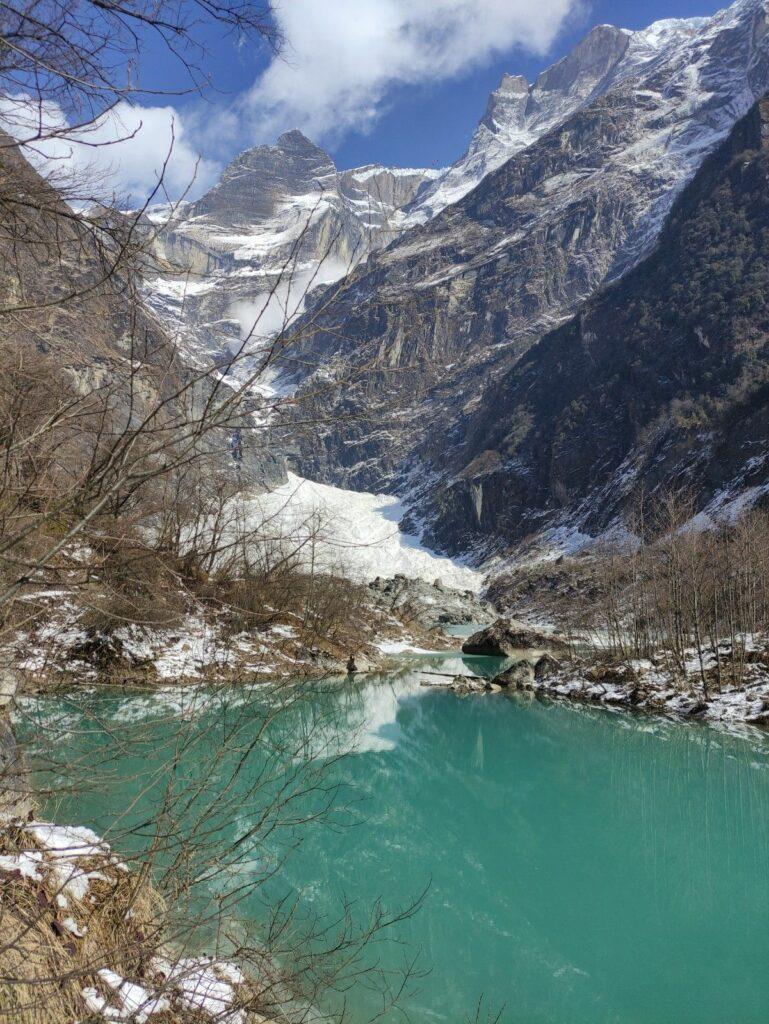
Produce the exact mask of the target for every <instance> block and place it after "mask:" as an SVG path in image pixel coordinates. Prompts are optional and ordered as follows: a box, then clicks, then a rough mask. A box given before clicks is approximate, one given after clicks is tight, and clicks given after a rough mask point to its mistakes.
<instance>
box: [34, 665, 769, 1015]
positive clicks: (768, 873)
mask: <svg viewBox="0 0 769 1024" xmlns="http://www.w3.org/2000/svg"><path fill="white" fill-rule="evenodd" d="M444 664H445V662H442V661H441V660H440V659H428V658H423V659H421V660H420V661H419V667H421V668H425V667H431V668H432V669H434V670H440V669H441V667H442V665H444ZM466 665H469V666H470V667H471V669H472V670H473V671H478V670H479V668H481V669H483V670H485V671H492V669H493V668H494V666H493V665H491V664H489V663H488V662H486V661H483V660H482V659H472V660H468V661H467V663H466ZM449 667H450V668H451V669H452V670H453V668H455V667H457V666H456V664H455V665H450V666H449ZM419 678H420V677H419V674H418V672H417V671H416V669H414V668H411V669H404V671H402V672H399V673H394V674H393V675H391V676H390V677H388V678H387V679H382V680H373V681H369V682H366V683H364V684H356V685H350V684H349V683H348V682H346V681H340V682H338V683H337V684H335V685H331V686H328V687H326V688H325V689H324V690H323V692H321V693H308V692H306V691H302V690H301V689H300V690H297V691H296V693H297V699H296V701H295V703H292V706H291V707H290V708H289V709H288V710H286V711H284V712H280V713H276V708H277V707H278V705H279V703H280V701H279V700H278V698H277V695H276V694H275V693H273V694H272V695H270V693H269V691H268V690H265V689H264V688H261V689H254V690H251V691H239V692H238V694H237V695H236V696H235V695H229V696H225V695H217V696H212V697H210V698H209V699H207V700H206V701H205V703H204V704H202V705H198V706H197V707H195V708H192V707H190V705H189V704H188V703H185V698H182V697H180V696H179V695H176V696H172V697H169V695H165V697H163V696H160V697H147V696H136V697H133V698H130V697H125V696H111V697H104V696H101V697H96V696H94V695H86V696H80V697H77V698H72V699H70V700H69V701H66V702H64V701H56V700H45V701H40V702H37V703H34V704H33V703H30V704H28V705H27V707H26V717H25V721H24V722H23V723H21V725H20V727H21V729H22V731H24V732H26V734H27V735H29V736H32V735H33V734H34V733H35V731H36V730H39V727H40V723H41V721H44V722H45V724H46V726H47V730H46V733H45V736H46V740H45V743H44V744H43V743H38V744H37V746H36V747H35V744H34V742H33V748H34V749H35V750H36V754H35V756H36V757H37V759H38V764H39V766H40V768H41V771H42V769H43V767H44V764H45V758H44V755H45V754H46V752H47V753H48V754H50V751H51V750H52V749H55V752H56V754H55V759H56V761H57V765H56V767H55V769H54V768H51V770H50V771H48V772H44V773H43V774H41V779H45V780H46V781H47V782H48V783H50V782H51V781H53V782H55V786H54V789H55V793H52V795H51V798H50V806H49V808H48V809H49V811H50V813H52V814H55V815H56V816H57V818H58V819H59V820H62V821H73V822H74V821H77V822H82V823H87V824H91V825H93V826H94V827H96V828H97V829H100V830H105V829H107V828H108V826H109V825H110V823H111V822H112V821H113V820H114V819H115V817H116V815H117V816H119V818H120V828H119V829H118V830H115V829H114V828H113V830H112V832H111V835H112V838H113V841H114V842H115V844H116V845H117V846H119V847H120V848H121V849H122V850H124V851H125V852H128V853H130V852H131V851H136V852H139V851H141V850H142V849H143V848H144V847H146V846H148V845H149V844H150V843H151V841H152V837H153V834H154V833H155V831H156V830H155V827H154V825H153V823H152V818H153V814H154V813H155V812H156V811H157V809H158V807H159V806H161V804H163V803H164V802H165V805H166V807H167V808H168V809H169V815H170V813H171V812H170V808H172V807H174V806H177V805H178V806H177V809H178V807H181V806H182V804H183V805H184V806H183V808H182V810H179V811H178V815H179V818H178V820H180V821H182V822H183V827H184V828H185V829H186V830H187V832H188V833H189V832H190V831H193V830H194V829H195V825H194V821H195V820H196V818H195V813H193V811H194V812H197V811H199V810H200V808H201V807H202V806H204V805H205V806H207V807H208V808H209V815H210V816H209V819H208V820H209V823H211V828H207V829H203V828H200V827H198V829H197V832H194V844H193V845H195V844H196V845H197V847H198V848H199V849H200V850H202V851H205V853H206V855H209V854H212V851H215V850H219V851H220V854H221V851H222V850H223V849H224V847H223V846H219V847H217V846H216V843H221V841H222V840H226V841H227V842H229V843H230V844H231V842H232V841H239V845H238V847H237V849H236V850H235V851H234V852H231V853H229V854H227V855H218V856H219V859H218V862H217V866H216V869H215V870H214V871H207V872H206V871H205V870H203V868H202V867H201V865H203V864H204V863H208V862H210V857H209V860H208V861H207V860H206V856H204V855H203V854H201V858H200V862H199V863H198V864H195V865H192V867H191V870H190V876H191V877H194V878H196V882H195V887H196V896H195V899H197V900H198V901H199V902H200V904H201V905H202V904H203V903H204V902H205V898H206V897H208V896H210V895H214V896H217V897H218V898H219V899H220V901H221V900H222V899H224V902H225V903H226V904H227V905H228V907H229V912H230V913H232V914H233V915H235V916H236V917H238V918H239V919H240V920H241V921H242V922H245V923H249V922H250V923H252V924H255V925H256V926H257V928H259V927H262V928H263V927H264V923H265V919H266V918H265V915H266V910H265V904H266V903H267V902H270V901H274V899H275V898H276V897H278V896H281V895H285V894H292V895H294V896H296V897H297V898H298V916H299V919H305V918H306V919H307V920H309V919H310V917H311V916H312V915H320V919H321V920H330V917H329V915H334V914H336V913H338V908H339V906H340V900H341V899H342V898H346V899H348V900H350V901H354V910H353V915H355V914H356V913H357V914H359V915H360V916H361V918H365V916H366V911H367V908H369V907H370V906H371V905H372V904H373V903H374V902H375V901H376V900H377V899H378V898H380V897H381V898H382V900H383V904H384V906H385V907H386V908H388V909H390V908H398V907H403V906H404V905H406V904H408V902H409V901H410V900H411V899H413V898H414V897H415V896H416V895H418V894H419V893H421V892H422V891H423V890H424V889H425V888H426V887H427V886H429V890H428V891H427V894H426V896H425V899H424V903H423V905H422V907H421V909H420V911H419V912H418V913H417V914H415V915H414V916H413V917H411V918H409V919H408V920H406V921H404V922H402V923H401V924H400V925H399V926H397V927H396V928H395V929H394V933H393V937H397V939H398V940H399V941H398V942H397V943H396V942H391V943H384V944H378V945H377V946H376V949H375V952H372V953H371V954H370V955H371V956H375V957H376V960H377V963H378V964H379V966H380V967H381V968H385V969H387V971H389V970H390V969H392V971H393V972H397V969H398V968H400V967H401V966H402V964H403V963H404V960H406V959H409V958H411V957H412V956H413V955H414V954H416V953H417V952H418V951H421V959H420V961H419V963H420V965H421V966H422V967H425V968H426V967H429V968H430V971H429V973H427V974H425V975H424V976H422V977H420V978H419V979H418V980H415V981H412V983H411V984H410V985H408V986H407V989H406V992H405V993H404V997H403V1004H404V1006H405V1008H406V1009H407V1010H408V1013H409V1019H410V1020H412V1021H414V1022H416V1024H428V1022H436V1021H451V1022H457V1021H462V1020H464V1019H465V1018H466V1017H469V1018H471V1019H472V1018H473V1017H474V1012H475V1011H474V1008H475V1006H476V1004H477V1002H478V1000H479V998H480V997H483V998H484V1004H483V1005H484V1011H483V1016H482V1018H481V1019H483V1020H486V1010H487V1009H491V1010H494V1011H496V1010H498V1009H503V1015H502V1018H501V1019H502V1020H504V1021H510V1022H521V1024H614V1022H622V1024H730V1022H733V1024H754V1022H755V1024H758V1022H766V1021H767V1020H768V1019H769V971H768V970H767V957H768V955H769V743H768V742H767V741H765V740H764V739H763V737H761V736H758V735H755V736H735V735H729V734H724V733H721V732H717V731H715V730H712V729H709V728H706V727H702V726H691V725H685V724H677V723H672V722H666V721H661V720H654V719H648V718H632V717H628V716H625V715H620V714H609V713H606V712H603V711H597V710H596V711H593V710H587V709H580V708H570V707H567V706H563V705H546V704H542V703H539V702H536V701H534V702H531V703H525V702H520V701H518V700H516V699H513V698H508V697H506V696H497V695H493V696H486V697H470V698H465V699H460V698H458V697H456V696H454V695H453V694H451V693H448V692H445V691H435V690H426V689H425V688H422V687H420V686H419ZM267 709H270V713H271V714H274V715H275V720H274V721H272V722H270V723H269V724H267V726H266V727H265V716H266V714H267V713H268V711H267ZM36 723H37V724H36ZM53 729H55V730H57V731H58V738H57V739H56V742H55V743H53V741H52V736H53V733H52V731H51V730H53ZM38 735H40V734H39V733H38ZM299 735H301V736H302V737H303V742H302V743H297V742H296V737H297V736H299ZM339 755H344V756H341V757H340V759H338V760H337V757H338V756H339ZM329 760H330V761H331V763H330V764H327V765H326V766H325V767H323V770H322V772H321V771H320V762H322V761H329ZM236 764H237V766H238V773H237V774H236V775H235V776H234V777H233V770H234V769H233V766H234V765H236ZM256 777H260V778H261V780H262V782H263V783H264V785H263V786H262V788H261V789H259V790H255V788H254V780H255V778H256ZM169 778H173V780H174V782H173V785H172V786H171V787H170V791H169V786H168V780H169ZM308 781H309V782H314V783H315V785H314V786H310V787H308V786H307V783H308ZM65 783H66V784H69V785H70V786H71V791H70V792H64V791H63V790H62V787H63V786H64V785H65ZM307 788H310V789H311V790H312V792H311V793H309V794H307V793H306V792H305V790H306V789H307ZM193 790H194V792H193ZM267 791H269V792H272V793H274V792H276V791H280V792H281V794H282V796H286V795H289V796H290V798H289V799H288V803H287V805H286V807H285V808H284V807H282V808H281V811H280V813H279V814H276V815H275V817H274V820H271V821H270V822H269V827H265V823H264V822H259V825H258V827H257V828H256V829H255V831H254V832H253V833H251V831H250V830H251V829H252V828H254V825H255V823H256V822H257V821H259V815H260V808H261V806H263V802H264V800H263V797H264V793H265V792H267ZM191 793H192V796H190V794H191ZM185 801H186V802H185ZM331 804H333V810H331V811H330V812H328V814H326V815H325V816H324V818H323V820H322V822H321V823H316V824H310V825H306V824H302V823H301V821H300V820H299V819H301V818H303V817H304V816H306V814H307V813H309V812H313V813H314V812H320V811H321V810H322V809H323V808H324V807H327V806H329V805H331ZM278 819H280V820H278ZM169 820H170V818H169ZM298 839H301V841H300V842H298V845H295V844H296V843H297V841H298ZM160 845H161V847H162V845H163V844H162V843H161V844H160ZM166 845H167V848H165V849H161V853H160V855H159V859H158V865H159V867H160V866H162V865H163V864H170V863H171V862H172V861H173V860H174V858H175V857H178V854H179V850H178V848H177V847H176V846H175V845H174V842H172V841H171V840H168V841H167V844H166ZM193 868H194V870H193ZM269 875H272V877H268V876H269ZM233 880H236V882H235V881H233ZM257 881H258V882H259V883H260V884H259V885H258V886H257V888H254V889H250V888H249V884H250V883H256V882H257ZM235 889H238V891H239V893H240V894H241V895H242V897H243V898H242V899H241V900H240V901H239V902H237V901H236V900H235V899H234V897H233V898H232V899H231V900H229V902H228V898H227V894H232V893H234V891H235ZM393 977H395V975H393ZM334 998H335V997H333V996H332V997H330V1002H331V1003H333V1002H334ZM340 998H341V997H340ZM344 999H345V1002H346V1005H347V1012H348V1019H349V1020H350V1021H351V1022H352V1024H356V1022H359V1021H363V1020H367V1019H369V1018H370V1017H372V1016H373V1015H374V1014H375V1013H376V1012H377V1010H378V1009H379V1007H380V1005H381V1003H380V999H381V996H380V995H379V994H378V993H376V992H374V991H371V990H370V987H369V985H367V984H365V983H363V982H360V983H358V984H352V986H351V988H350V989H349V991H347V992H346V993H345V995H344ZM384 1019H385V1020H387V1021H401V1020H403V1019H404V1017H403V1016H402V1015H401V1014H400V1012H395V1011H392V1012H389V1013H386V1014H385V1017H384Z"/></svg>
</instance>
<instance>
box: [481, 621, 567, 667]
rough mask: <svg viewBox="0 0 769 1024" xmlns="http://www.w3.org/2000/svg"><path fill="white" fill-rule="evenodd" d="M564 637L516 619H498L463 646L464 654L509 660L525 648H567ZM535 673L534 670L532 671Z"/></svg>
mask: <svg viewBox="0 0 769 1024" xmlns="http://www.w3.org/2000/svg"><path fill="white" fill-rule="evenodd" d="M565 646H566V641H565V640H564V638H563V637H560V636H558V635H557V634H555V633H549V632H547V631H545V630H541V629H536V628H534V627H532V626H527V625H526V623H524V622H519V621H517V620H516V619H497V621H496V622H494V623H493V624H492V625H491V626H487V627H486V628H485V629H481V630H478V632H477V633H473V635H472V636H471V637H468V639H467V640H465V642H464V643H463V644H462V653H463V654H482V655H489V656H492V657H502V658H509V657H511V656H512V655H514V654H516V653H518V652H520V651H521V650H522V649H524V648H545V647H565ZM532 673H533V669H532Z"/></svg>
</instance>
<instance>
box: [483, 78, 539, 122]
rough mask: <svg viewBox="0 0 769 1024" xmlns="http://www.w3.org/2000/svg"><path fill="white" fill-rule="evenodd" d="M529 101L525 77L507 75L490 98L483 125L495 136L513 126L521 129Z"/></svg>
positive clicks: (527, 84)
mask: <svg viewBox="0 0 769 1024" xmlns="http://www.w3.org/2000/svg"><path fill="white" fill-rule="evenodd" d="M528 100H529V83H528V82H527V81H526V79H525V78H524V77H523V75H509V74H507V73H505V74H504V75H502V81H501V82H500V83H499V86H498V87H497V88H496V89H495V90H494V92H493V93H492V94H491V95H490V96H489V102H488V105H487V107H486V112H485V114H484V115H483V117H482V119H481V124H482V125H485V127H486V128H488V129H489V131H491V132H494V133H495V134H496V133H497V132H499V131H501V130H508V129H509V127H510V126H511V125H516V126H517V127H520V126H521V125H522V124H523V120H524V117H525V114H526V104H527V103H528Z"/></svg>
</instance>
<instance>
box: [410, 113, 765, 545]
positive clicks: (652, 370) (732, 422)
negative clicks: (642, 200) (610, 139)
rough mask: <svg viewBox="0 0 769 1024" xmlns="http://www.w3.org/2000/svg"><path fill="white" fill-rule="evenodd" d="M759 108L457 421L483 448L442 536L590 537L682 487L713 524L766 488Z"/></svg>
mask: <svg viewBox="0 0 769 1024" xmlns="http://www.w3.org/2000/svg"><path fill="white" fill-rule="evenodd" d="M767 180H769V100H762V101H760V102H759V103H757V104H756V105H755V106H754V107H753V108H752V110H751V111H750V112H749V113H748V115H747V116H746V117H745V118H744V119H743V120H742V121H740V122H739V123H738V124H737V125H736V126H735V128H734V129H733V131H732V133H731V134H730V135H729V137H728V138H727V139H726V140H725V141H724V142H723V143H722V144H721V146H720V147H719V148H718V149H717V150H716V152H715V153H714V154H713V155H712V156H711V157H710V158H709V159H708V160H707V161H706V162H705V164H704V165H703V167H702V168H701V169H700V171H699V172H698V174H697V175H696V177H695V178H694V180H693V181H692V183H691V184H690V185H689V186H688V188H687V189H686V190H685V191H684V193H683V194H682V196H681V197H680V199H679V200H678V201H677V203H676V204H675V206H674V208H673V210H672V212H671V215H670V217H669V219H668V222H667V223H666V225H665V227H664V229H663V231H662V234H661V236H660V239H659V243H658V245H657V247H656V248H655V250H654V252H653V253H652V254H651V255H650V256H649V258H648V259H646V260H645V261H644V262H643V263H641V264H640V265H639V266H638V267H637V268H635V269H634V270H632V271H631V272H630V273H628V274H627V275H626V276H625V277H624V278H623V279H622V280H621V281H619V282H617V283H616V284H614V285H613V286H612V287H610V288H608V289H607V290H606V291H604V292H603V293H602V294H601V295H599V296H598V297H596V298H595V299H593V300H592V301H590V302H588V303H587V304H586V305H585V306H584V307H583V308H582V309H581V310H580V312H579V314H578V315H577V316H576V317H575V318H573V319H572V320H570V321H569V322H568V323H566V324H564V325H563V326H561V327H559V328H558V329H557V330H555V331H553V332H551V333H549V334H547V335H546V336H545V337H544V338H543V339H542V340H541V341H540V342H539V343H538V344H537V345H536V346H534V347H533V348H532V349H531V350H530V351H529V352H528V353H527V355H526V356H525V357H524V358H523V359H522V360H521V361H520V362H519V363H518V364H517V365H516V366H515V367H514V368H513V369H512V370H511V371H509V372H508V373H507V374H505V375H504V376H503V377H501V378H500V379H499V380H498V381H497V382H496V383H495V385H494V387H493V389H492V391H491V392H490V393H489V394H488V395H487V401H486V402H485V403H484V405H483V407H481V408H478V409H476V410H474V411H473V413H472V414H471V415H470V416H469V417H468V418H467V420H466V422H465V425H464V429H465V430H466V432H467V445H468V449H469V450H472V451H477V452H479V453H482V454H480V455H478V456H477V457H476V458H475V460H474V461H473V462H472V463H471V464H470V465H469V466H468V467H466V468H465V469H464V471H463V472H461V473H459V474H457V475H456V476H455V477H454V479H453V480H451V481H450V482H448V483H447V485H446V486H445V488H443V489H440V488H439V489H437V490H436V491H434V492H433V496H432V497H431V499H430V502H431V510H430V511H431V521H432V522H433V524H434V527H433V528H434V530H435V532H436V535H438V536H440V537H442V538H444V540H445V539H446V538H450V540H451V542H452V543H453V544H454V545H456V546H460V547H461V546H468V545H469V546H472V545H473V544H474V543H477V542H478V541H479V540H481V539H483V540H485V541H486V542H488V540H489V539H492V540H493V541H495V542H496V543H497V545H499V546H504V545H505V544H509V543H510V541H514V540H515V539H520V538H521V537H523V536H525V535H526V534H529V533H532V532H535V531H541V530H542V528H543V526H548V525H549V526H551V527H559V526H561V527H569V528H571V529H572V530H573V529H575V528H576V529H578V530H580V531H583V532H585V533H588V534H593V535H595V534H596V533H597V532H600V531H602V530H605V529H606V528H607V527H610V526H611V525H612V524H613V523H618V522H621V520H622V517H623V514H624V513H626V512H627V510H628V509H629V508H630V507H631V506H632V505H633V504H635V503H636V502H637V501H638V499H639V496H640V494H641V492H642V491H643V493H644V494H645V495H646V496H647V497H648V496H651V495H653V494H654V493H655V491H657V490H659V489H665V488H669V487H671V486H679V487H682V488H685V489H687V490H689V491H690V492H692V493H693V494H694V495H695V496H696V498H697V499H698V504H699V505H700V507H704V508H705V510H706V514H710V515H711V516H713V517H716V516H718V515H726V516H728V515H730V514H731V512H732V511H734V510H735V509H736V508H737V507H743V506H744V504H745V503H746V502H747V503H749V502H751V501H753V500H756V499H757V498H759V497H761V496H762V495H763V494H766V493H769V455H768V454H767V453H769V404H768V400H769V192H767V187H766V183H767Z"/></svg>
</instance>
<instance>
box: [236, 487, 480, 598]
mask: <svg viewBox="0 0 769 1024" xmlns="http://www.w3.org/2000/svg"><path fill="white" fill-rule="evenodd" d="M246 514H247V515H248V516H249V518H250V520H251V521H252V522H254V523H267V524H268V526H269V528H270V529H271V532H272V533H273V534H274V535H276V536H280V537H282V538H289V537H290V538H291V541H292V543H293V544H296V543H297V542H301V541H302V540H303V541H304V548H303V552H302V557H303V560H304V562H305V564H309V562H310V561H312V562H313V563H314V565H315V568H316V570H317V569H320V570H321V571H333V572H338V573H341V574H343V575H345V576H347V577H348V578H350V579H354V580H356V581H358V582H361V583H365V582H369V581H370V580H373V579H375V578H376V577H377V576H385V577H389V576H395V575H397V574H398V573H402V574H403V575H404V576H409V577H412V578H416V579H422V580H425V581H427V582H428V583H432V582H433V581H434V580H436V579H440V580H441V582H442V583H444V584H445V585H446V586H450V587H455V588H457V589H460V590H472V591H474V592H476V593H477V592H478V591H480V589H481V585H482V582H483V577H482V575H481V573H480V572H477V571H476V570H474V569H471V568H469V567H468V566H466V565H462V564H461V563H459V562H457V561H455V560H452V559H450V558H445V557H443V556H442V555H438V554H436V553H435V552H434V551H431V550H430V549H429V548H426V547H425V546H424V545H423V544H422V543H421V541H420V540H419V538H418V537H415V536H413V535H412V534H408V533H404V532H403V531H402V530H401V529H400V526H399V525H398V524H399V523H400V521H401V519H402V518H403V516H404V514H405V509H404V507H403V504H402V503H401V501H400V499H398V498H396V497H394V496H393V495H391V494H369V493H367V492H360V491H347V490H344V489H343V488H340V487H331V486H329V485H328V484H320V483H315V482H314V481H312V480H306V479H304V478H303V477H299V476H296V475H295V474H294V473H289V475H288V482H287V483H286V484H284V485H283V486H282V487H279V488H278V489H277V490H275V491H272V492H270V493H269V494H266V495H259V496H258V497H254V498H251V499H250V500H249V501H248V502H247V510H246ZM313 533H315V534H316V535H317V536H316V538H315V541H314V543H313V542H312V540H311V538H312V535H313Z"/></svg>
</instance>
